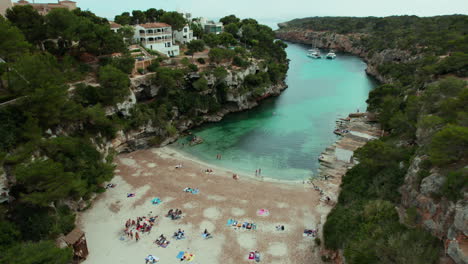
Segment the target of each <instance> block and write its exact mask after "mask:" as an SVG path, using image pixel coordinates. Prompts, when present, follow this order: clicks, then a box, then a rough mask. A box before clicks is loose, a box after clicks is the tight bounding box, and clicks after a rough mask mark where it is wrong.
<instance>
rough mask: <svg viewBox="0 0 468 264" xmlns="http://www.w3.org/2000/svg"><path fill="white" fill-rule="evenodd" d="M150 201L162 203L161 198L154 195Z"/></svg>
mask: <svg viewBox="0 0 468 264" xmlns="http://www.w3.org/2000/svg"><path fill="white" fill-rule="evenodd" d="M151 203H152V204H160V203H162V201H161V199H159V197H156V198H154V199H153V200H151Z"/></svg>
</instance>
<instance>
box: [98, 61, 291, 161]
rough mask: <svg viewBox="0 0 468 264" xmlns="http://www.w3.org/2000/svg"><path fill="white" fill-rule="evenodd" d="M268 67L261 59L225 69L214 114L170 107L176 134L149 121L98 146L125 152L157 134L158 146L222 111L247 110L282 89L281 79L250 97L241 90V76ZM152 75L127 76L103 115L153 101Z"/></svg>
mask: <svg viewBox="0 0 468 264" xmlns="http://www.w3.org/2000/svg"><path fill="white" fill-rule="evenodd" d="M267 70H268V68H266V67H264V66H262V64H261V62H253V63H252V64H251V65H250V66H249V67H247V68H246V69H237V70H227V71H228V73H227V76H226V77H225V79H224V81H225V83H226V84H227V86H228V89H227V94H226V100H227V102H225V103H223V104H222V106H221V109H220V110H219V111H217V112H215V113H212V112H208V110H207V109H194V110H193V111H195V112H196V114H197V118H196V120H195V119H191V118H188V117H186V116H184V115H182V114H181V113H180V112H179V110H178V109H177V108H176V107H174V108H173V109H172V114H173V118H172V120H171V125H172V126H174V127H175V128H176V129H177V133H176V134H175V135H172V136H167V135H165V128H161V127H158V126H157V125H154V124H153V123H152V122H151V121H149V122H148V123H146V124H145V125H143V126H141V127H139V128H138V129H135V130H132V131H125V132H124V131H119V132H118V133H117V137H116V138H115V139H113V140H112V141H111V142H108V143H107V145H106V146H102V149H103V150H104V149H108V148H110V147H112V148H113V149H115V150H116V151H117V152H127V151H132V150H135V149H141V148H146V147H148V146H149V145H150V141H151V139H152V138H154V137H160V138H161V140H162V141H161V143H160V144H159V145H161V146H162V145H166V144H169V143H171V142H173V141H175V140H176V139H177V138H178V137H179V134H180V133H181V132H183V131H185V130H188V129H190V128H193V127H195V126H198V125H200V124H202V123H205V122H217V121H220V120H221V119H222V118H223V117H224V116H225V115H226V114H228V113H232V112H238V111H243V110H247V109H251V108H253V107H255V106H257V105H258V102H259V101H261V100H262V99H264V98H267V97H270V96H277V95H279V94H280V93H281V91H283V90H284V89H285V88H286V84H285V83H284V82H281V83H279V84H275V85H270V86H268V87H266V88H265V89H264V91H263V93H262V94H261V95H260V96H253V94H252V92H245V91H243V89H242V85H243V83H244V79H245V77H246V76H247V75H249V74H255V73H258V72H266V71H267ZM153 77H154V74H146V75H143V76H138V77H135V78H132V79H131V87H130V90H131V94H130V96H129V97H128V98H127V100H125V101H124V102H123V103H120V104H118V105H117V106H114V107H110V108H108V109H107V114H113V113H117V112H118V113H119V114H121V115H124V116H128V115H130V109H131V108H132V107H134V106H135V104H137V103H138V102H144V101H149V100H157V95H158V91H159V89H160V87H159V86H158V85H157V84H156V83H155V82H153ZM186 78H189V79H196V78H199V75H198V74H191V75H188V76H186ZM205 78H206V79H207V81H208V86H209V87H212V86H213V85H214V83H215V82H216V81H217V80H216V78H215V77H214V76H212V75H207V76H205ZM215 92H216V91H215V89H213V88H210V89H208V90H206V91H203V92H200V93H203V94H204V95H208V96H209V95H212V94H214V93H215Z"/></svg>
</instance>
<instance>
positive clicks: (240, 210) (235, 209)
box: [231, 208, 245, 216]
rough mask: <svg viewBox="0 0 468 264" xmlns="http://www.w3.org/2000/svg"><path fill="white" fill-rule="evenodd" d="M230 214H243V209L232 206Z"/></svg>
mask: <svg viewBox="0 0 468 264" xmlns="http://www.w3.org/2000/svg"><path fill="white" fill-rule="evenodd" d="M231 214H232V215H234V216H242V215H244V214H245V211H244V210H243V209H240V208H232V209H231Z"/></svg>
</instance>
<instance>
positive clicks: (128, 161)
mask: <svg viewBox="0 0 468 264" xmlns="http://www.w3.org/2000/svg"><path fill="white" fill-rule="evenodd" d="M120 162H122V164H123V165H125V166H130V167H135V166H136V167H138V165H137V163H136V161H135V160H134V159H130V158H120Z"/></svg>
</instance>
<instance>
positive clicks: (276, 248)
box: [268, 242, 288, 257]
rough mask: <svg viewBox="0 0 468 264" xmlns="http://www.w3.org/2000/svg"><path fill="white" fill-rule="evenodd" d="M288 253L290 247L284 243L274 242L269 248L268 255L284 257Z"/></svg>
mask: <svg viewBox="0 0 468 264" xmlns="http://www.w3.org/2000/svg"><path fill="white" fill-rule="evenodd" d="M287 253H288V247H287V246H286V244H284V243H279V242H273V243H271V244H270V246H269V247H268V254H270V255H273V256H275V257H282V256H285V255H286V254H287Z"/></svg>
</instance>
